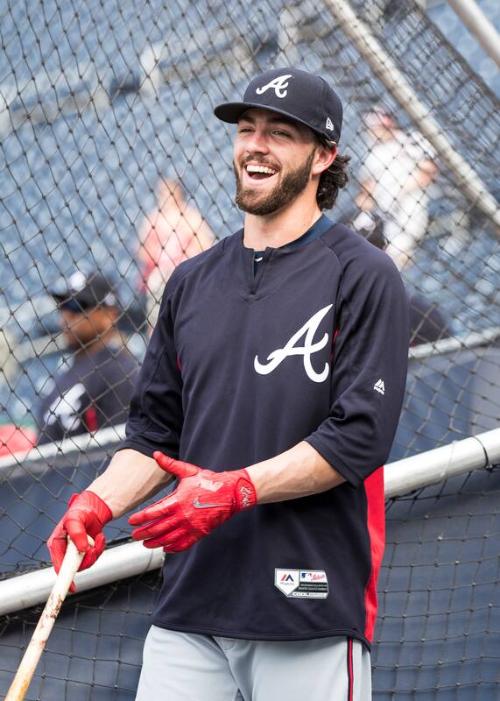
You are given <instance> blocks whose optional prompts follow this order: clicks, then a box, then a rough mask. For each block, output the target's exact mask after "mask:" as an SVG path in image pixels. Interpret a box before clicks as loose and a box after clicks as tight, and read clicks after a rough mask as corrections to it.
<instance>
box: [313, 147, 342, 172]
mask: <svg viewBox="0 0 500 701" xmlns="http://www.w3.org/2000/svg"><path fill="white" fill-rule="evenodd" d="M337 153H338V148H337V144H334V145H333V146H325V145H324V144H319V145H318V146H317V147H316V156H315V159H314V162H313V166H312V169H311V174H312V175H321V173H323V172H324V171H325V170H328V168H329V167H330V166H331V165H332V163H333V161H334V160H335V159H336V157H337Z"/></svg>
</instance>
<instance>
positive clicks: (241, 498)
mask: <svg viewBox="0 0 500 701" xmlns="http://www.w3.org/2000/svg"><path fill="white" fill-rule="evenodd" d="M153 457H154V459H155V460H156V462H157V463H158V465H159V466H160V467H161V468H162V470H165V472H169V473H170V474H172V475H175V476H176V477H177V478H178V479H179V484H178V486H177V488H176V489H175V491H173V492H172V493H171V494H169V495H168V496H167V497H165V498H164V499H160V501H157V502H156V503H155V504H152V505H151V506H147V507H146V508H145V509H143V510H142V511H138V512H137V513H135V514H132V516H130V518H129V523H130V524H131V525H132V526H141V527H140V528H136V529H134V530H133V531H132V537H133V538H135V539H136V540H144V545H145V546H146V548H156V547H158V546H163V549H164V550H165V552H169V553H177V552H180V551H181V550H186V549H187V548H190V547H191V545H193V544H194V543H196V542H197V541H198V540H200V539H201V538H203V537H204V536H206V535H208V533H210V531H212V530H213V529H214V528H216V527H217V526H220V524H221V523H224V521H227V519H228V518H230V517H231V516H232V515H233V514H235V513H237V512H238V511H242V510H243V509H248V508H250V507H251V506H254V505H255V504H256V503H257V495H256V493H255V487H254V486H253V483H252V480H251V479H250V476H249V475H248V472H247V471H246V470H245V469H243V470H230V471H228V472H212V470H203V469H201V468H200V467H196V465H190V464H189V463H187V462H181V461H180V460H174V459H173V458H169V457H167V456H166V455H164V454H163V453H160V452H159V451H156V452H155V453H153Z"/></svg>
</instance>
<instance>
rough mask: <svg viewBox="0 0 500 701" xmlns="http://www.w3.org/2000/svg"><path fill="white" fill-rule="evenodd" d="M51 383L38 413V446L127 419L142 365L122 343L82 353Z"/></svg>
mask: <svg viewBox="0 0 500 701" xmlns="http://www.w3.org/2000/svg"><path fill="white" fill-rule="evenodd" d="M66 368H67V369H66V370H61V371H60V372H59V373H58V374H57V375H56V377H55V378H53V381H52V383H51V386H50V388H49V391H48V392H47V393H46V394H45V395H44V397H43V399H42V400H41V402H40V405H39V407H38V412H37V423H38V427H39V431H40V433H39V436H38V444H39V445H40V444H42V443H48V442H50V441H60V440H62V439H63V438H68V437H70V436H76V435H79V434H82V433H87V432H94V431H97V430H98V429H100V428H106V427H109V426H114V425H116V424H120V423H123V422H124V421H125V420H126V419H127V415H128V406H129V402H130V396H131V394H132V392H133V390H134V384H135V381H136V379H137V374H138V371H139V364H138V363H137V361H136V359H135V358H134V357H133V356H132V355H131V353H130V352H129V351H128V350H127V349H126V348H124V347H123V346H122V345H121V344H120V345H114V344H111V343H110V344H108V345H106V346H104V347H103V348H101V349H100V350H98V351H97V352H95V353H78V354H74V355H72V356H71V359H70V361H69V362H68V363H66Z"/></svg>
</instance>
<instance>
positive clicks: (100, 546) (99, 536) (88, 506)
mask: <svg viewBox="0 0 500 701" xmlns="http://www.w3.org/2000/svg"><path fill="white" fill-rule="evenodd" d="M68 507H69V508H68V510H67V511H66V513H65V514H64V516H63V517H62V519H61V520H60V521H59V523H58V524H57V526H56V527H55V528H54V530H53V531H52V534H51V536H50V538H49V539H48V541H47V547H48V549H49V552H50V557H51V559H52V564H53V565H54V569H55V571H56V572H57V573H58V572H59V570H60V568H61V565H62V561H63V560H64V556H65V554H66V547H67V544H68V536H69V537H70V538H71V540H72V541H73V543H74V544H75V545H76V547H77V549H78V551H79V552H81V553H85V556H84V558H83V560H82V563H81V565H80V567H79V570H85V569H87V568H88V567H90V566H91V565H93V564H94V562H95V561H96V560H97V558H98V557H99V556H100V555H102V552H103V550H104V547H105V545H106V539H105V537H104V533H103V532H102V529H103V528H104V525H105V524H106V523H107V522H108V521H111V519H112V518H113V514H112V513H111V510H110V508H109V507H108V505H107V504H106V503H105V502H104V501H103V500H102V499H101V498H100V497H98V496H97V494H94V492H89V491H85V492H82V493H81V494H73V496H72V497H71V498H70V500H69V502H68ZM88 536H92V538H93V539H94V544H93V545H90V543H89V540H88ZM70 591H71V592H74V591H75V585H74V584H72V585H71V587H70Z"/></svg>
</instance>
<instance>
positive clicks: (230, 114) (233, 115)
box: [214, 67, 342, 142]
mask: <svg viewBox="0 0 500 701" xmlns="http://www.w3.org/2000/svg"><path fill="white" fill-rule="evenodd" d="M252 108H258V109H268V110H271V111H273V112H277V113H278V114H282V115H283V116H285V117H288V118H289V119H293V120H295V121H297V122H299V123H300V124H305V126H307V127H309V128H310V129H312V130H313V131H314V132H316V134H318V135H319V136H321V137H323V138H325V139H327V140H328V141H336V142H338V140H339V138H340V132H341V129H342V103H341V101H340V98H339V96H338V95H337V93H336V92H335V90H333V88H331V87H330V85H329V84H328V83H327V81H326V80H324V78H322V77H321V76H319V75H314V74H312V73H308V72H307V71H303V70H300V69H299V68H293V67H290V68H280V69H277V68H274V69H272V70H269V71H265V73H261V74H260V75H258V76H256V77H255V78H254V79H253V80H252V81H250V83H249V85H248V87H247V89H246V90H245V94H244V95H243V100H242V101H241V102H225V103H223V104H222V105H218V106H217V107H216V108H215V110H214V112H215V115H216V117H218V118H219V119H222V121H224V122H229V123H231V124H236V123H237V122H238V120H239V118H240V117H241V115H242V114H243V113H244V112H246V111H247V110H249V109H252Z"/></svg>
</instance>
